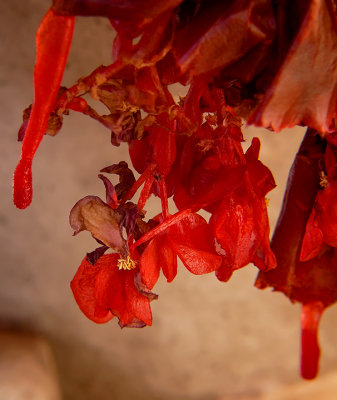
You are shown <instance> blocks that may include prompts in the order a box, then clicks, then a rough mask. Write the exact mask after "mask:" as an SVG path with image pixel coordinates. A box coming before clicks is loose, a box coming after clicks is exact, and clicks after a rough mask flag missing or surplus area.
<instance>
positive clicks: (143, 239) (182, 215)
mask: <svg viewBox="0 0 337 400" xmlns="http://www.w3.org/2000/svg"><path fill="white" fill-rule="evenodd" d="M191 212H192V210H190V209H187V210H182V211H179V212H177V213H176V214H174V215H172V216H170V217H168V218H167V220H166V221H164V222H162V223H161V224H159V225H158V226H156V227H155V228H153V229H151V230H150V231H149V232H147V233H145V234H144V235H143V236H142V237H141V238H140V239H138V240H137V241H136V242H135V243H134V244H133V245H132V246H131V251H132V250H134V249H135V248H136V247H138V246H140V245H141V244H143V243H145V242H147V241H148V240H150V239H152V238H153V237H154V236H156V235H159V234H160V233H162V232H164V231H165V230H166V229H168V228H169V227H170V226H172V225H175V224H177V223H178V222H179V221H181V220H182V219H184V218H186V217H187V216H188V215H189V214H191Z"/></svg>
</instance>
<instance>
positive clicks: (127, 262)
mask: <svg viewBox="0 0 337 400" xmlns="http://www.w3.org/2000/svg"><path fill="white" fill-rule="evenodd" d="M136 266H137V261H135V260H133V259H132V258H131V257H130V256H127V257H126V258H120V259H119V260H118V261H117V267H118V269H119V270H121V269H124V270H127V271H130V270H131V269H135V268H136Z"/></svg>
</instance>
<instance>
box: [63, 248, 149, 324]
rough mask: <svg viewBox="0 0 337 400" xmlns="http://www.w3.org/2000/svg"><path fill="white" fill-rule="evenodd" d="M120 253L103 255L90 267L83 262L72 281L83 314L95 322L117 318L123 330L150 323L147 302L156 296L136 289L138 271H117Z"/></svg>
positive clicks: (84, 260)
mask: <svg viewBox="0 0 337 400" xmlns="http://www.w3.org/2000/svg"><path fill="white" fill-rule="evenodd" d="M119 260H121V257H120V256H119V254H106V255H103V256H102V257H100V258H99V259H98V261H97V262H96V263H95V264H94V265H91V264H90V263H89V262H88V261H87V259H86V258H84V259H83V261H82V263H81V265H80V267H79V269H78V271H77V272H76V275H75V276H74V279H73V280H72V282H71V289H72V291H73V294H74V297H75V300H76V301H77V304H78V306H79V307H80V309H81V310H82V312H83V313H84V314H85V315H86V316H87V317H88V318H89V319H91V320H92V321H94V322H96V323H104V322H107V321H109V320H110V319H112V318H113V317H114V316H116V317H118V319H119V325H120V326H121V327H122V328H123V327H137V328H140V327H143V326H145V325H151V324H152V313H151V308H150V301H151V300H153V299H154V298H156V295H154V294H153V293H149V292H147V291H143V292H142V288H141V287H137V286H136V282H137V274H138V273H139V271H138V269H132V270H126V269H123V268H121V269H119V268H120V266H119V264H120V263H119Z"/></svg>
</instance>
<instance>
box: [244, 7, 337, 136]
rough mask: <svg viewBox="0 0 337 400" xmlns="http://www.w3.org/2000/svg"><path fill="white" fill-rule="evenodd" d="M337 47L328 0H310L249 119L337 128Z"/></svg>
mask: <svg viewBox="0 0 337 400" xmlns="http://www.w3.org/2000/svg"><path fill="white" fill-rule="evenodd" d="M280 9H282V8H281V7H280ZM318 27H322V29H318ZM336 48H337V34H336V29H335V27H334V26H333V21H332V18H331V15H330V12H329V9H328V5H327V1H326V0H319V1H313V0H311V1H310V2H309V7H308V9H307V10H306V14H305V16H304V18H303V21H302V24H301V27H300V29H299V31H298V34H297V36H296V37H295V39H294V41H293V43H292V45H291V47H290V49H288V52H287V55H286V57H285V59H284V62H283V64H282V66H281V67H280V69H279V71H278V73H277V75H276V77H275V78H274V80H273V82H272V84H271V85H270V87H269V89H268V91H267V93H266V94H265V96H264V98H263V100H262V102H261V104H260V106H259V107H258V109H257V110H256V112H255V113H254V114H253V116H252V117H251V118H250V120H249V121H248V122H249V123H252V124H255V125H258V126H263V127H265V128H272V129H273V130H275V131H279V130H281V129H284V128H286V127H292V126H295V125H302V124H303V125H306V126H309V127H311V128H313V129H317V130H318V131H319V132H333V131H335V126H334V123H333V119H334V117H335V116H336V110H335V104H336V100H337V90H336V87H337V52H336ZM308 66H310V67H308ZM324 71H329V73H324ZM313 82H315V84H313Z"/></svg>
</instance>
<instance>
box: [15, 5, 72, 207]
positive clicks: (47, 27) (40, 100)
mask: <svg viewBox="0 0 337 400" xmlns="http://www.w3.org/2000/svg"><path fill="white" fill-rule="evenodd" d="M74 23H75V19H74V17H63V16H59V15H56V14H55V13H54V11H53V10H52V9H50V10H49V11H48V12H47V14H46V15H45V17H44V19H43V20H42V22H41V25H40V27H39V29H38V32H37V35H36V46H37V54H36V63H35V68H34V90H35V94H34V104H33V108H32V113H31V115H30V119H29V123H28V126H27V130H26V133H25V137H24V139H23V143H22V153H21V160H20V162H19V164H18V166H17V167H16V170H15V173H14V194H13V196H14V203H15V205H16V206H17V207H18V208H26V207H27V206H29V204H30V203H31V201H32V195H33V192H32V161H33V157H34V154H35V152H36V150H37V148H38V147H39V144H40V142H41V140H42V137H43V135H44V134H45V132H46V129H47V124H48V119H49V115H50V113H51V111H52V110H53V108H54V105H55V101H56V96H57V93H58V90H59V88H60V84H61V80H62V76H63V72H64V68H65V65H66V61H67V56H68V52H69V49H70V44H71V40H72V35H73V30H74Z"/></svg>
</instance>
